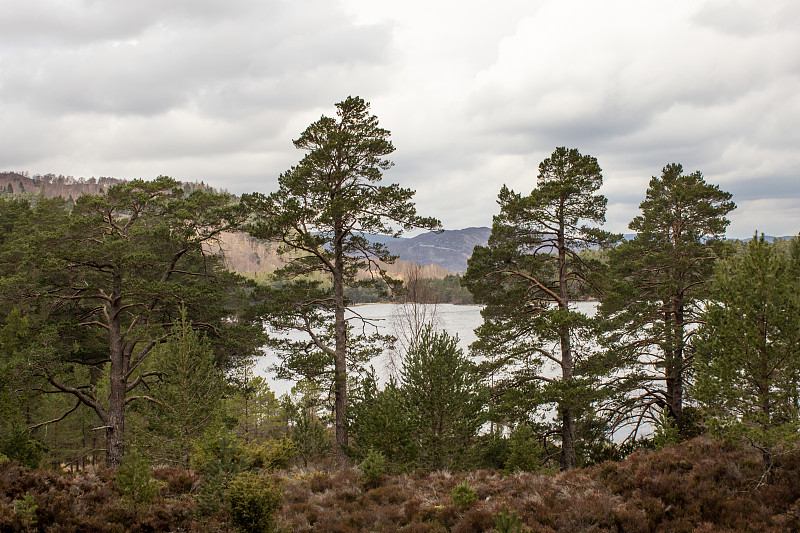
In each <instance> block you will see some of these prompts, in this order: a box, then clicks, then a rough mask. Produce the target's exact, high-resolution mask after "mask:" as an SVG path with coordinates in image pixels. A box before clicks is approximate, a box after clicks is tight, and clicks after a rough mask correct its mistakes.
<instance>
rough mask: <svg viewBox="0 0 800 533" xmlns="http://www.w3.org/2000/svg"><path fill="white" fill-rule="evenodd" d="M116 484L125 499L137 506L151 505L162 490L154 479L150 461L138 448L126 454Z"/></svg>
mask: <svg viewBox="0 0 800 533" xmlns="http://www.w3.org/2000/svg"><path fill="white" fill-rule="evenodd" d="M114 484H115V486H116V487H117V490H118V491H119V493H120V494H121V495H122V498H123V500H124V501H125V502H127V503H128V504H130V505H132V506H134V507H137V508H140V507H141V508H143V507H149V506H150V504H152V503H153V500H155V498H156V496H158V494H159V492H160V490H161V489H160V487H159V484H158V482H157V481H156V480H154V479H153V471H152V469H151V468H150V463H148V461H147V458H146V457H145V456H144V455H143V454H141V453H139V452H138V450H132V451H128V453H127V454H125V458H124V459H123V461H122V466H120V468H119V470H118V471H117V474H116V475H115V476H114Z"/></svg>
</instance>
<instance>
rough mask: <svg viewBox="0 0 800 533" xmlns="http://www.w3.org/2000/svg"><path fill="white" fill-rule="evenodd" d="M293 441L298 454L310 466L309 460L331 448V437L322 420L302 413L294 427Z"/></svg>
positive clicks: (305, 464)
mask: <svg viewBox="0 0 800 533" xmlns="http://www.w3.org/2000/svg"><path fill="white" fill-rule="evenodd" d="M292 441H293V442H294V443H295V451H296V452H297V456H298V457H299V458H300V459H301V460H302V461H303V466H308V462H309V461H313V460H315V459H318V458H320V457H321V456H323V455H324V454H326V453H328V451H329V450H330V449H331V437H330V435H329V434H328V432H327V431H326V430H325V426H323V425H322V422H320V421H319V420H317V419H315V418H312V417H310V416H307V415H305V414H304V415H302V416H301V417H300V418H299V419H298V420H297V424H296V425H295V426H294V428H292Z"/></svg>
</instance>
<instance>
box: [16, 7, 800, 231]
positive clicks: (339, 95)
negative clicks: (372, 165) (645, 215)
mask: <svg viewBox="0 0 800 533" xmlns="http://www.w3.org/2000/svg"><path fill="white" fill-rule="evenodd" d="M2 8H3V16H2V17H0V171H28V172H30V173H31V174H36V173H38V174H46V173H50V172H52V173H54V174H63V175H71V176H74V177H76V178H77V177H85V178H89V177H92V176H95V177H100V176H109V177H115V178H121V179H133V178H145V179H150V178H154V177H156V176H158V175H161V174H163V175H169V176H172V177H174V178H176V179H179V180H182V181H204V182H206V183H208V184H210V185H212V186H214V187H217V188H220V189H226V190H228V191H230V192H232V193H236V194H242V193H246V192H253V191H259V192H264V193H268V192H271V191H273V190H275V188H276V187H277V177H278V175H279V174H280V173H281V172H283V171H285V170H287V169H288V168H289V167H291V166H292V165H293V164H295V163H297V162H298V161H299V160H300V159H301V158H302V156H303V152H301V151H298V150H296V149H295V148H294V146H293V144H292V139H296V138H297V137H298V136H299V134H300V133H301V132H302V131H303V130H304V129H305V128H306V127H307V126H308V125H309V124H310V123H312V122H313V121H315V120H317V119H318V118H319V117H320V116H321V115H323V114H324V115H328V116H332V115H334V113H335V106H334V104H335V103H336V102H340V101H342V100H344V99H345V98H347V96H350V95H352V96H361V97H362V98H364V99H365V100H367V101H368V102H370V103H371V111H372V113H374V114H375V115H376V116H377V117H378V118H379V120H380V125H381V126H382V127H384V128H386V129H388V130H390V131H391V132H392V140H393V143H394V145H395V146H396V148H397V150H396V151H395V153H394V154H392V157H391V159H392V160H393V161H394V163H395V167H394V168H392V169H391V170H390V171H388V172H387V173H386V175H385V177H384V180H385V182H387V184H388V183H399V184H400V185H401V186H403V187H408V188H412V189H415V190H416V191H417V194H416V196H415V201H416V204H417V209H418V212H419V213H420V214H422V215H425V216H435V217H437V218H439V219H440V220H441V221H442V223H443V225H444V227H445V228H447V229H457V228H464V227H469V226H489V225H491V219H492V216H493V215H495V214H496V213H497V212H498V206H497V204H496V198H497V194H498V192H499V191H500V188H501V187H502V185H504V184H506V185H508V186H509V187H510V188H512V189H514V190H515V191H518V192H521V193H525V194H527V193H529V192H530V191H531V190H532V189H533V188H534V187H535V185H536V176H537V174H538V165H539V163H540V162H541V161H542V160H543V159H545V158H546V157H548V156H549V155H550V154H551V153H552V152H553V150H554V149H555V147H557V146H567V147H569V148H577V149H578V150H580V151H581V153H583V154H590V155H592V156H594V157H596V158H597V160H598V162H599V164H600V166H601V167H602V169H603V176H604V185H603V188H602V189H601V192H602V193H603V194H604V195H605V196H606V197H607V198H608V211H607V214H606V215H607V224H606V228H607V229H609V230H611V231H617V232H626V231H628V230H627V224H628V222H629V221H630V220H631V219H632V218H633V217H634V216H636V215H637V214H638V212H639V211H638V205H639V203H640V202H641V201H642V200H643V199H644V195H645V192H646V189H647V184H648V182H649V180H650V178H651V177H652V176H656V175H660V174H661V169H662V168H663V167H664V166H665V165H667V164H669V163H673V162H674V163H681V164H682V165H683V167H684V169H685V171H687V172H694V171H697V170H699V171H701V172H702V173H703V175H704V176H705V179H706V180H707V181H708V182H709V183H712V184H716V185H719V186H720V188H722V189H723V190H726V191H729V192H731V193H732V194H733V195H734V201H735V202H736V204H737V206H738V207H737V209H736V210H735V211H733V212H732V213H731V214H730V216H729V218H730V219H731V225H730V227H729V229H728V235H729V236H732V237H749V236H752V235H753V232H754V231H755V230H758V231H760V232H764V233H766V234H768V235H794V234H797V233H798V230H800V127H798V124H800V2H797V1H796V0H771V1H770V2H758V3H757V2H756V1H751V0H741V1H737V0H725V1H722V0H700V1H697V0H693V1H683V0H676V1H673V2H653V1H649V0H619V1H617V0H605V1H603V2H600V1H597V0H582V1H572V0H552V1H551V0H539V1H537V0H525V1H522V0H494V1H493V2H486V1H474V0H460V1H458V2H456V1H450V0H426V1H419V0H405V1H403V2H386V1H383V0H219V1H215V0H168V1H165V0H137V1H135V2H118V1H112V0H83V1H80V0H3V1H2Z"/></svg>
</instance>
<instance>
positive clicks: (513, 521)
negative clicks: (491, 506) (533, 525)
mask: <svg viewBox="0 0 800 533" xmlns="http://www.w3.org/2000/svg"><path fill="white" fill-rule="evenodd" d="M492 520H494V530H495V532H496V533H522V532H523V531H524V529H523V527H524V525H525V524H523V523H522V519H520V517H518V516H517V513H516V512H515V511H510V512H509V510H508V508H507V507H506V506H505V504H504V505H503V508H502V509H501V510H500V511H499V512H497V513H495V514H494V515H492Z"/></svg>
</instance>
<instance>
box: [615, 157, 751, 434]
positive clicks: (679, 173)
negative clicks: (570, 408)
mask: <svg viewBox="0 0 800 533" xmlns="http://www.w3.org/2000/svg"><path fill="white" fill-rule="evenodd" d="M734 207H735V205H734V203H733V202H732V201H731V195H730V194H729V193H727V192H724V191H721V190H720V189H719V187H717V186H716V185H711V184H708V183H706V181H705V180H704V179H703V175H702V174H701V173H700V172H694V173H692V174H683V167H681V165H677V164H671V165H667V166H666V167H664V169H663V172H662V175H661V176H660V177H653V179H652V180H651V181H650V186H649V188H648V189H647V196H646V198H645V200H644V201H643V202H642V203H641V204H640V209H641V215H639V216H637V217H636V218H634V219H633V221H632V222H631V223H630V224H629V227H630V228H631V229H632V230H634V231H636V232H637V234H636V237H635V238H633V239H632V240H630V241H627V242H625V243H623V244H621V245H620V246H618V247H617V248H615V249H614V250H612V251H610V252H609V264H610V278H611V279H612V280H613V281H612V282H611V283H610V285H609V287H608V289H607V291H606V292H605V295H604V297H603V300H602V304H601V306H600V309H599V315H600V316H601V318H602V321H603V322H604V323H605V324H606V326H607V330H606V333H605V334H604V343H605V345H606V346H607V347H608V349H609V351H610V353H611V354H613V356H614V357H615V358H616V359H617V360H618V361H619V362H618V365H619V366H620V367H622V368H625V371H624V374H626V376H627V379H626V382H625V383H624V384H623V385H622V386H621V387H620V395H619V399H620V401H619V402H618V403H617V404H616V405H614V406H613V411H614V412H615V413H616V419H617V424H618V425H619V426H626V425H627V426H628V427H630V428H631V430H632V434H633V435H635V434H636V432H637V431H638V430H639V428H640V427H641V424H642V422H643V421H645V420H650V421H657V420H658V417H659V416H660V413H661V411H662V410H663V409H664V408H665V409H666V410H667V413H668V415H669V416H670V417H671V418H672V420H673V421H674V423H675V424H676V425H677V427H678V429H679V430H681V431H685V430H687V429H688V425H689V424H688V421H687V420H685V419H684V416H683V404H684V386H685V385H686V379H687V375H688V374H689V372H690V370H691V368H692V353H691V352H690V351H689V350H687V349H686V348H687V346H688V342H689V339H690V337H691V336H692V335H693V334H694V332H695V331H696V325H697V323H698V321H699V317H700V314H701V312H702V309H703V305H704V302H705V299H706V298H707V296H708V283H709V282H710V280H711V278H712V271H713V268H714V264H715V262H716V260H717V258H718V257H719V256H720V254H721V253H722V250H723V249H724V247H725V245H724V242H723V241H722V239H723V236H724V234H725V228H726V227H727V226H728V223H729V222H728V219H726V218H725V215H727V214H728V213H729V212H730V211H731V210H732V209H734Z"/></svg>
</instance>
